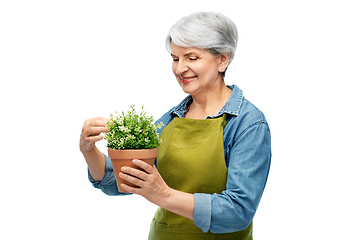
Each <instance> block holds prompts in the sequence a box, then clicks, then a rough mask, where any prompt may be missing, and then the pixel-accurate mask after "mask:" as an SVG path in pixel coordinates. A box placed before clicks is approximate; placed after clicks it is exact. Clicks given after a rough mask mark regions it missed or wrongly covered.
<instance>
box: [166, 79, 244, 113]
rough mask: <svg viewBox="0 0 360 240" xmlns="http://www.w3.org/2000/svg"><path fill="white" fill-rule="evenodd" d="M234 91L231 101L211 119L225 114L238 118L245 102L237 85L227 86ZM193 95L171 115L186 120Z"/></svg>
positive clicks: (182, 102)
mask: <svg viewBox="0 0 360 240" xmlns="http://www.w3.org/2000/svg"><path fill="white" fill-rule="evenodd" d="M227 87H228V88H230V89H231V90H232V93H231V95H230V98H229V100H228V101H227V102H226V103H225V105H224V107H223V108H222V109H221V110H220V112H219V113H218V114H216V115H214V116H209V117H210V118H215V117H219V116H221V115H223V114H224V113H227V114H230V115H234V116H237V115H238V114H239V112H240V107H241V104H242V101H243V92H242V90H241V89H240V88H238V87H237V86H236V85H231V86H227ZM192 101H193V100H192V97H191V95H188V96H187V97H186V98H185V99H184V100H182V101H181V102H180V104H179V105H177V106H176V107H175V108H174V109H173V110H172V111H171V114H175V115H177V116H178V117H179V118H184V117H185V113H186V110H187V108H188V106H189V105H190V104H191V103H192Z"/></svg>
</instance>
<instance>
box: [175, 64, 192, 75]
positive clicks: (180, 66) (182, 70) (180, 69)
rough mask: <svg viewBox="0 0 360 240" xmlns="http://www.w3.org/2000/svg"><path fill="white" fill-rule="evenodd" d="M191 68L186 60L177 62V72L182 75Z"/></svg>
mask: <svg viewBox="0 0 360 240" xmlns="http://www.w3.org/2000/svg"><path fill="white" fill-rule="evenodd" d="M188 70H189V67H188V66H187V65H186V63H185V62H184V61H181V60H179V61H178V62H177V64H176V68H175V73H176V74H177V75H181V74H183V73H185V72H187V71H188Z"/></svg>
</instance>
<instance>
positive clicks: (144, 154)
mask: <svg viewBox="0 0 360 240" xmlns="http://www.w3.org/2000/svg"><path fill="white" fill-rule="evenodd" d="M157 153H158V149H157V148H153V149H134V150H115V149H110V148H108V156H109V158H110V159H111V163H112V165H113V168H114V173H115V177H116V182H117V186H118V190H119V192H125V190H124V189H122V188H121V186H120V185H121V184H122V183H125V184H127V185H129V186H133V187H135V185H133V184H131V183H129V182H127V181H124V180H123V179H122V178H120V176H119V172H120V171H121V170H120V169H121V167H123V166H129V167H133V168H137V169H139V168H138V167H136V166H135V165H134V164H133V163H132V160H133V159H140V160H142V161H144V162H146V163H148V164H150V165H154V161H155V158H156V157H157Z"/></svg>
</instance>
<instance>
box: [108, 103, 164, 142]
mask: <svg viewBox="0 0 360 240" xmlns="http://www.w3.org/2000/svg"><path fill="white" fill-rule="evenodd" d="M130 107H131V109H130V110H128V111H127V113H124V112H121V113H118V112H116V111H115V112H114V114H110V121H109V122H108V123H107V124H106V126H107V128H109V132H104V138H105V139H106V140H107V142H108V144H107V147H108V148H111V149H152V148H157V147H158V146H160V143H161V140H160V138H159V135H158V134H157V132H156V130H157V129H158V128H161V127H162V126H163V124H162V123H158V124H156V125H155V124H153V123H152V122H153V121H154V117H153V116H147V115H146V112H145V111H144V106H143V107H142V108H141V113H140V114H137V113H136V110H135V107H134V105H131V106H130Z"/></svg>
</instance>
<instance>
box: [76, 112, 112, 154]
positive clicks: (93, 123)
mask: <svg viewBox="0 0 360 240" xmlns="http://www.w3.org/2000/svg"><path fill="white" fill-rule="evenodd" d="M109 120H110V119H109V118H104V117H96V118H90V119H87V120H86V121H85V123H84V125H83V128H82V131H81V135H80V151H81V152H83V153H84V152H88V151H91V150H93V149H94V147H95V143H96V142H97V141H100V140H101V139H103V138H104V137H103V136H102V135H101V133H102V132H107V131H109V129H108V128H106V123H107V122H108V121H109Z"/></svg>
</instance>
